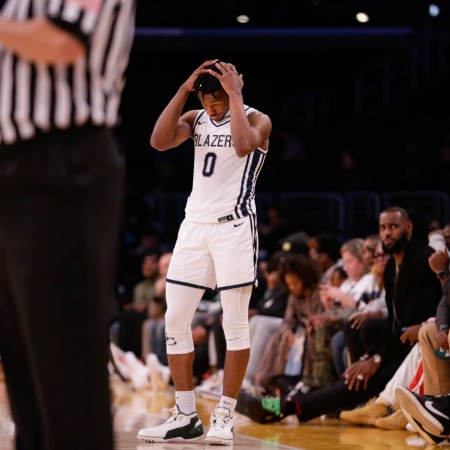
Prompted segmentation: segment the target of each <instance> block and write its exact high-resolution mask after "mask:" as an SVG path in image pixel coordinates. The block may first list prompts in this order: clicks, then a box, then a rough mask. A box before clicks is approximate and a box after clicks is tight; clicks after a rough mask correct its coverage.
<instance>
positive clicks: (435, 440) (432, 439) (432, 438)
mask: <svg viewBox="0 0 450 450" xmlns="http://www.w3.org/2000/svg"><path fill="white" fill-rule="evenodd" d="M403 414H404V415H405V417H406V419H407V420H408V423H410V424H411V425H412V426H413V428H414V429H415V430H416V431H417V432H418V433H419V434H420V435H421V436H422V437H423V438H424V439H425V440H426V441H427V442H428V443H429V444H431V445H436V444H440V443H441V442H444V441H445V440H446V439H447V436H436V435H434V434H431V433H429V432H428V431H427V430H425V428H424V427H423V426H422V425H421V424H420V423H419V422H417V421H416V420H415V419H414V417H412V416H410V415H409V414H408V413H407V412H406V411H403Z"/></svg>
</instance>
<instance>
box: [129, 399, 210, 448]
mask: <svg viewBox="0 0 450 450" xmlns="http://www.w3.org/2000/svg"><path fill="white" fill-rule="evenodd" d="M170 412H171V413H172V414H173V415H172V417H171V418H170V419H169V420H167V421H166V422H164V423H163V424H162V425H158V426H156V427H151V428H143V429H142V430H139V432H138V434H137V438H138V439H140V440H141V441H145V442H189V441H196V440H197V439H200V438H201V437H202V436H203V425H202V423H201V422H200V418H199V417H198V414H197V412H196V411H195V412H193V413H191V414H183V413H182V412H180V410H179V409H178V406H177V405H175V406H174V407H173V408H171V409H170Z"/></svg>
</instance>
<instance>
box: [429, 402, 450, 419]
mask: <svg viewBox="0 0 450 450" xmlns="http://www.w3.org/2000/svg"><path fill="white" fill-rule="evenodd" d="M425 407H426V408H427V409H429V410H430V411H431V412H432V413H434V414H436V415H438V416H441V417H443V418H444V419H447V420H450V418H449V417H448V416H446V415H445V414H444V413H442V412H441V411H438V410H437V409H436V408H434V407H433V402H432V401H430V400H427V401H426V402H425Z"/></svg>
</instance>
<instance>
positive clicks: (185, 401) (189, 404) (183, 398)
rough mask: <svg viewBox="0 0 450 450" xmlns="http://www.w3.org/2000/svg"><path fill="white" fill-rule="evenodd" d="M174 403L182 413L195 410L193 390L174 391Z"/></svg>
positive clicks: (190, 412)
mask: <svg viewBox="0 0 450 450" xmlns="http://www.w3.org/2000/svg"><path fill="white" fill-rule="evenodd" d="M175 403H176V404H177V406H178V409H179V410H180V412H182V413H183V414H192V413H193V412H195V411H197V408H196V407H195V394H194V391H175Z"/></svg>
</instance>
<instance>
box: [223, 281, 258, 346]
mask: <svg viewBox="0 0 450 450" xmlns="http://www.w3.org/2000/svg"><path fill="white" fill-rule="evenodd" d="M251 292H252V288H251V286H248V287H243V288H238V289H228V290H224V291H221V293H220V299H221V302H222V309H223V322H222V326H223V331H224V333H225V339H226V342H227V350H244V349H247V348H250V333H249V324H248V306H249V303H250V295H251Z"/></svg>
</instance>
